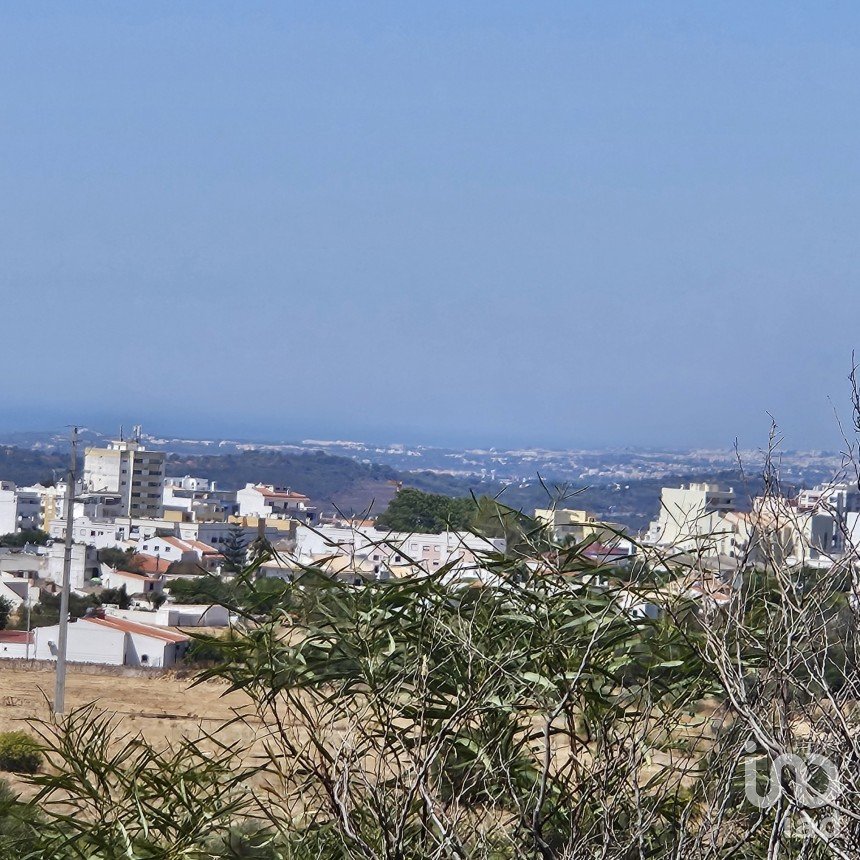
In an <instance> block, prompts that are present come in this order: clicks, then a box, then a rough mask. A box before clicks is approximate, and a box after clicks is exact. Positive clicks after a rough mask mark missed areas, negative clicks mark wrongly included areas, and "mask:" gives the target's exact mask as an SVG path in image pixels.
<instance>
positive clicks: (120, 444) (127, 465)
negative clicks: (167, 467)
mask: <svg viewBox="0 0 860 860" xmlns="http://www.w3.org/2000/svg"><path fill="white" fill-rule="evenodd" d="M164 458H165V455H164V452H163V451H147V450H146V448H144V447H143V445H141V444H140V442H139V441H137V440H119V441H114V442H110V443H109V444H108V447H107V448H87V449H86V452H85V456H84V493H97V494H98V493H103V494H108V495H117V496H119V498H120V513H121V515H123V516H129V517H154V518H160V517H161V516H162V513H163V503H162V495H163V486H164Z"/></svg>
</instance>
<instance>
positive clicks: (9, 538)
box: [0, 529, 51, 548]
mask: <svg viewBox="0 0 860 860" xmlns="http://www.w3.org/2000/svg"><path fill="white" fill-rule="evenodd" d="M50 539H51V536H50V535H49V534H48V533H47V532H44V531H42V530H41V529H21V531H19V532H13V533H11V534H5V535H0V546H2V547H13V548H14V547H22V546H25V545H26V544H28V543H29V544H36V545H37V546H45V544H47V543H48V541H49V540H50Z"/></svg>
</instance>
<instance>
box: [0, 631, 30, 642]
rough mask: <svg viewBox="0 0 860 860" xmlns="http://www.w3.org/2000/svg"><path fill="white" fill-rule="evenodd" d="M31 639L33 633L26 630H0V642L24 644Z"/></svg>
mask: <svg viewBox="0 0 860 860" xmlns="http://www.w3.org/2000/svg"><path fill="white" fill-rule="evenodd" d="M32 641H33V635H32V634H31V633H27V631H26V630H0V642H9V643H10V644H18V643H20V644H21V645H26V644H27V642H32Z"/></svg>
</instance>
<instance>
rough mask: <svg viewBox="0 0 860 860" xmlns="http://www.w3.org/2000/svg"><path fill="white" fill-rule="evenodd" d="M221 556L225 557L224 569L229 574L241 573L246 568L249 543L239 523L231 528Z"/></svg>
mask: <svg viewBox="0 0 860 860" xmlns="http://www.w3.org/2000/svg"><path fill="white" fill-rule="evenodd" d="M221 554H222V555H223V556H224V569H225V570H226V571H228V572H229V573H239V571H240V570H242V568H243V567H244V566H245V561H246V558H247V555H248V541H247V539H246V538H245V530H244V529H243V528H242V526H240V525H239V524H238V523H234V524H233V525H232V526H230V530H229V531H228V532H227V537H226V539H225V540H224V543H223V544H222V545H221Z"/></svg>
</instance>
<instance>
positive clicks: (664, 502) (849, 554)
mask: <svg viewBox="0 0 860 860" xmlns="http://www.w3.org/2000/svg"><path fill="white" fill-rule="evenodd" d="M643 543H645V544H646V545H648V546H650V547H653V548H655V549H657V550H664V551H665V552H667V553H687V554H690V555H694V556H696V557H698V558H714V559H720V560H724V561H726V562H728V563H729V564H730V565H733V566H738V565H739V564H741V565H761V564H764V563H776V564H781V565H783V564H784V565H788V566H792V567H794V566H801V567H804V566H805V567H820V568H826V567H830V566H831V565H833V564H835V563H837V562H839V561H844V560H848V561H852V562H853V561H854V560H856V559H857V557H858V552H857V550H858V546H860V489H858V487H857V485H856V484H848V483H830V484H820V485H818V486H816V487H814V488H812V489H807V490H802V491H801V492H799V493H798V494H797V495H794V496H791V497H789V496H785V495H782V494H780V493H776V492H769V493H766V494H765V495H762V496H758V497H756V498H754V499H753V500H752V505H751V506H750V509H749V510H740V504H739V499H738V498H737V495H736V493H735V491H734V489H733V488H731V487H728V488H726V487H720V486H717V485H714V484H706V483H698V484H697V483H693V484H689V485H688V486H685V487H680V488H664V489H663V490H662V494H661V502H660V513H659V516H658V517H657V519H656V520H654V521H653V522H652V523H651V526H650V528H649V530H648V532H647V534H646V535H645V538H644V541H643Z"/></svg>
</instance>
